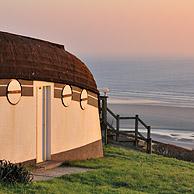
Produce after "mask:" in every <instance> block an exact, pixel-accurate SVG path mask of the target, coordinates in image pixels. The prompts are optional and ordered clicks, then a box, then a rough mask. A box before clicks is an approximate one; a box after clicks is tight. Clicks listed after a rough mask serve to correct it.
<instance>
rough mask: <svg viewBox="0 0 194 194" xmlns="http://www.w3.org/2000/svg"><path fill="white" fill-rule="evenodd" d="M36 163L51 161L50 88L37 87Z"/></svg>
mask: <svg viewBox="0 0 194 194" xmlns="http://www.w3.org/2000/svg"><path fill="white" fill-rule="evenodd" d="M36 119H37V141H36V142H37V148H36V152H37V153H36V155H37V156H36V162H37V163H40V162H43V161H46V160H50V159H51V87H50V86H41V87H37V118H36Z"/></svg>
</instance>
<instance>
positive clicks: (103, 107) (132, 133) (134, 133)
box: [100, 96, 152, 154]
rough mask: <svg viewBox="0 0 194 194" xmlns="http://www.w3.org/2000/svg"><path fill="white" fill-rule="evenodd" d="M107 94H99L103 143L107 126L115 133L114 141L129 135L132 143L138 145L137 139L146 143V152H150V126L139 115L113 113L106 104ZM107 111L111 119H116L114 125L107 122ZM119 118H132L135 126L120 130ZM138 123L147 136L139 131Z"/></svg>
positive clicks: (106, 141) (106, 139)
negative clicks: (128, 115) (125, 115)
mask: <svg viewBox="0 0 194 194" xmlns="http://www.w3.org/2000/svg"><path fill="white" fill-rule="evenodd" d="M107 98H108V97H107V96H100V102H101V103H100V104H101V107H100V110H101V123H102V130H103V132H104V143H105V144H107V143H108V133H107V129H108V128H109V129H110V131H112V132H113V133H115V135H116V141H119V136H120V135H124V136H126V137H131V138H133V139H134V145H135V146H138V141H139V140H143V141H145V142H146V144H147V152H148V153H150V154H151V152H152V139H151V127H150V126H148V125H146V124H145V123H144V121H142V119H140V118H139V115H135V117H123V116H120V115H117V114H115V113H114V112H113V111H112V110H110V108H108V106H107ZM107 113H109V114H110V115H111V116H112V117H113V119H115V121H116V127H114V126H113V125H112V124H111V123H109V122H108V119H107ZM121 120H134V121H135V126H134V130H129V131H128V130H127V131H126V130H125V131H124V130H120V121H121ZM139 124H141V125H142V126H143V127H144V129H145V132H147V136H146V137H145V136H144V135H143V134H142V133H141V132H140V131H139Z"/></svg>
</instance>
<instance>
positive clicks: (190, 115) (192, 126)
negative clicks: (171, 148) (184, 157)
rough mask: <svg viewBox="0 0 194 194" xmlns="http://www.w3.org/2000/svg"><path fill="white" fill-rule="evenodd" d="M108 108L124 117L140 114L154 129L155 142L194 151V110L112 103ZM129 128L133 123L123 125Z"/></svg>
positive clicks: (152, 131)
mask: <svg viewBox="0 0 194 194" xmlns="http://www.w3.org/2000/svg"><path fill="white" fill-rule="evenodd" d="M108 106H109V107H110V109H111V110H113V111H114V112H115V113H116V114H119V115H122V116H134V115H136V114H138V115H139V116H140V118H142V119H143V120H144V121H145V122H146V124H147V125H150V126H151V127H152V130H151V134H152V139H153V140H155V141H159V142H162V143H166V144H172V145H176V146H179V147H183V148H186V149H189V150H192V149H194V108H190V107H174V106H166V105H165V106H162V105H156V104H126V103H118V104H116V103H114V104H112V103H110V104H109V105H108ZM130 125H131V126H130ZM129 127H133V123H131V124H129V123H127V122H124V123H122V124H121V128H123V129H125V130H126V129H127V128H129ZM140 130H141V129H140ZM142 132H143V130H142Z"/></svg>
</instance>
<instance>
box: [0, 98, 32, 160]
mask: <svg viewBox="0 0 194 194" xmlns="http://www.w3.org/2000/svg"><path fill="white" fill-rule="evenodd" d="M35 129H36V114H35V99H34V98H32V97H22V98H21V100H20V102H19V103H18V104H17V105H11V104H10V103H9V102H8V101H7V98H6V97H0V159H7V160H11V161H12V162H23V161H26V160H31V159H34V158H35V157H36V141H35V140H36V130H35Z"/></svg>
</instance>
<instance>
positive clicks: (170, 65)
mask: <svg viewBox="0 0 194 194" xmlns="http://www.w3.org/2000/svg"><path fill="white" fill-rule="evenodd" d="M85 61H86V63H87V64H88V66H89V69H90V70H91V71H92V73H93V75H94V77H95V80H96V82H97V85H98V89H99V90H100V91H101V92H102V91H103V90H104V89H105V88H108V90H109V92H108V97H109V98H108V103H109V107H110V108H111V109H112V110H113V111H114V112H115V113H116V114H120V115H123V116H134V115H136V114H138V115H139V116H140V118H141V119H142V120H143V121H145V123H146V124H147V125H151V128H152V137H153V139H155V140H160V141H163V142H165V143H171V144H175V145H178V146H182V147H186V148H189V149H194V58H189V57H145V58H144V57H143V58H142V57H129V58H122V59H121V58H119V59H118V58H114V59H112V58H92V57H91V58H87V59H86V60H85ZM101 94H103V92H102V93H101ZM112 122H114V121H113V120H112ZM132 127H133V123H131V124H129V123H127V122H123V123H122V125H121V128H122V129H123V130H126V129H129V128H132ZM140 130H142V132H143V131H144V129H143V128H142V129H140Z"/></svg>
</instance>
